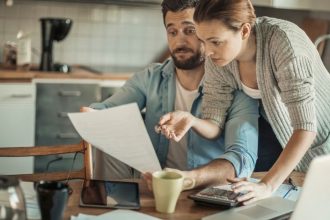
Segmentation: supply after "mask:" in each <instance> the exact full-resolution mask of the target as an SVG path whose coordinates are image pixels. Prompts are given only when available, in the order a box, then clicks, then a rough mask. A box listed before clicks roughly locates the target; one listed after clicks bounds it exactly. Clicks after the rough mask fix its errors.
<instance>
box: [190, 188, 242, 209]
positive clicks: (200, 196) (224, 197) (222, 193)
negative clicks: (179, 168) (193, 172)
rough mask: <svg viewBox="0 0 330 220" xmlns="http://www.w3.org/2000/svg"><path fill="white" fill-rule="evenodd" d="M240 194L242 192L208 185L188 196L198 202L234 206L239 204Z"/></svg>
mask: <svg viewBox="0 0 330 220" xmlns="http://www.w3.org/2000/svg"><path fill="white" fill-rule="evenodd" d="M240 195H242V194H241V193H239V194H236V193H234V192H233V191H230V190H225V189H219V188H217V187H208V188H206V189H203V190H202V191H200V192H198V193H196V194H191V195H189V196H188V197H189V198H190V199H192V200H194V201H195V202H197V203H203V204H213V205H220V206H227V207H234V206H237V205H238V204H239V202H237V201H236V197H238V196H240Z"/></svg>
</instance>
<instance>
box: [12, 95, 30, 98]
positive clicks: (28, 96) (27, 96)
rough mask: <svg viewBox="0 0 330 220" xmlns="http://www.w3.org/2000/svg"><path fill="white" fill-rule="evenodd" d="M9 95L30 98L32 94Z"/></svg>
mask: <svg viewBox="0 0 330 220" xmlns="http://www.w3.org/2000/svg"><path fill="white" fill-rule="evenodd" d="M10 97H12V98H30V97H32V94H12V95H11V96H10Z"/></svg>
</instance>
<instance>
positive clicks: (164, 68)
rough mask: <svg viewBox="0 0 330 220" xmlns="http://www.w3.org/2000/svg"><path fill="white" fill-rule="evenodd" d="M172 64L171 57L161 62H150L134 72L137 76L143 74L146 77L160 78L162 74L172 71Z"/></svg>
mask: <svg viewBox="0 0 330 220" xmlns="http://www.w3.org/2000/svg"><path fill="white" fill-rule="evenodd" d="M174 68H175V67H174V64H173V61H172V60H171V59H167V60H166V61H165V62H163V63H152V64H150V65H148V66H147V67H146V68H144V69H143V70H141V71H139V72H137V73H136V75H138V76H140V77H141V76H144V77H147V78H148V79H152V78H162V76H165V75H170V74H173V73H174Z"/></svg>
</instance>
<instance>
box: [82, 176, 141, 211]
mask: <svg viewBox="0 0 330 220" xmlns="http://www.w3.org/2000/svg"><path fill="white" fill-rule="evenodd" d="M80 205H81V206H91V207H104V208H121V209H138V208H140V197H139V185H138V183H135V182H121V181H103V180H85V181H84V185H83V189H82V191H81V197H80Z"/></svg>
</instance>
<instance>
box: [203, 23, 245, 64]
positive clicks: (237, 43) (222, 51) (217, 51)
mask: <svg viewBox="0 0 330 220" xmlns="http://www.w3.org/2000/svg"><path fill="white" fill-rule="evenodd" d="M196 33H197V36H198V38H199V39H200V40H201V41H202V42H203V43H204V46H205V52H206V55H207V56H209V57H210V58H211V59H212V61H213V62H214V63H215V64H216V65H218V66H225V65H227V64H228V63H230V62H231V61H232V60H234V59H237V58H238V57H239V56H240V53H241V49H242V43H243V38H242V34H241V31H240V30H239V31H236V32H235V31H233V30H231V29H229V28H228V27H227V26H226V25H225V24H224V23H223V22H222V21H219V20H211V21H203V22H201V23H198V24H197V25H196Z"/></svg>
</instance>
